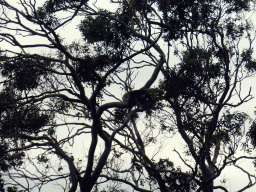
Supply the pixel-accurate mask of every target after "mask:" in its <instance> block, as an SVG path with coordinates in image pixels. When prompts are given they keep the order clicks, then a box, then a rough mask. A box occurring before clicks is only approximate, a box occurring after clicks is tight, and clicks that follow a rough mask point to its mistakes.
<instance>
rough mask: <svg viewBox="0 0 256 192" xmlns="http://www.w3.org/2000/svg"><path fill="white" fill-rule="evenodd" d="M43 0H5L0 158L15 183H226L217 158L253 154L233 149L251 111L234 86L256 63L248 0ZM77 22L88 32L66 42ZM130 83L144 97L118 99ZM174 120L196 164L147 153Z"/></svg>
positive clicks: (175, 186)
mask: <svg viewBox="0 0 256 192" xmlns="http://www.w3.org/2000/svg"><path fill="white" fill-rule="evenodd" d="M37 3H40V2H39V1H38V2H36V0H34V1H26V0H20V1H17V2H16V3H15V2H12V3H10V2H9V1H5V0H2V1H0V5H1V11H2V15H1V17H0V25H1V31H0V32H1V33H0V38H1V44H2V45H1V53H2V54H1V66H0V67H1V92H0V99H1V100H0V113H1V128H0V131H1V141H2V142H1V148H0V150H1V154H2V155H1V157H0V160H1V161H0V163H1V164H0V165H1V170H2V171H3V172H4V173H5V176H7V177H9V181H8V184H9V185H11V184H12V185H13V186H15V187H16V186H18V187H19V188H21V190H27V191H31V190H39V191H40V190H42V191H43V190H45V188H44V187H45V186H48V184H49V183H53V184H54V185H58V187H62V190H64V191H70V192H72V191H83V192H84V191H92V190H95V191H100V190H103V189H104V188H105V189H107V190H111V191H115V190H119V191H125V189H126V186H129V187H131V188H133V189H134V190H137V191H157V190H160V191H163V192H164V191H186V190H187V191H188V190H191V189H195V190H198V191H200V190H204V191H213V189H214V188H220V189H223V190H225V189H224V187H223V186H214V183H213V181H214V180H215V179H216V178H217V177H218V176H219V175H220V174H221V172H222V170H223V169H224V168H225V167H226V166H227V165H231V164H234V165H235V163H236V162H237V161H238V160H239V159H242V158H251V159H253V158H254V157H248V156H239V157H237V156H235V152H236V150H237V149H238V146H239V140H237V139H239V138H241V137H242V136H243V134H244V133H243V132H242V125H243V124H244V123H245V121H246V119H247V118H248V116H247V115H246V114H244V113H242V112H235V113H234V112H233V111H229V110H226V109H229V108H232V107H236V106H240V105H242V104H243V103H245V102H247V101H249V100H250V99H251V98H252V95H251V94H250V92H249V93H248V95H246V96H245V97H242V96H241V91H240V90H239V88H240V85H241V82H242V80H243V79H244V78H245V77H247V76H248V75H249V73H246V72H245V71H244V70H245V69H246V70H249V71H250V72H253V71H254V69H255V63H254V62H253V60H252V51H253V49H252V42H253V39H254V36H253V35H254V34H253V33H252V24H251V23H250V22H249V21H248V20H245V18H244V15H246V12H247V11H249V6H250V3H251V1H240V0H235V1H228V0H223V1H216V0H210V1H209V0H208V1H205V0H199V1H182V2H177V1H167V0H142V1H133V0H129V1H128V0H127V1H126V0H122V1H120V0H116V1H115V0H111V2H110V3H109V7H111V6H113V7H112V9H108V8H107V7H106V8H104V9H103V7H102V8H98V7H97V6H99V4H97V1H96V2H94V1H92V2H90V1H88V0H82V1H69V0H61V1H59V0H58V1H57V0H56V1H55V0H47V1H45V2H44V4H42V5H38V4H37ZM243 14H244V15H243ZM78 20H79V24H77V21H78ZM73 23H76V27H75V28H76V29H78V30H77V31H78V32H80V33H75V31H76V30H75V29H72V31H73V30H74V36H75V34H80V35H81V39H79V40H77V41H73V42H71V43H70V42H68V41H67V40H66V37H65V35H64V33H63V32H64V31H70V30H71V27H70V26H72V25H71V24H73ZM74 25H75V24H74ZM74 25H73V26H74ZM241 39H246V40H247V42H246V43H247V44H246V47H245V48H244V50H242V51H241V50H240V44H239V42H240V41H241ZM41 50H43V51H41ZM172 50H174V55H173V54H172ZM40 52H41V53H40ZM177 57H178V58H179V60H177V59H174V58H177ZM158 79H160V80H159V81H156V80H158ZM154 83H155V84H154ZM153 84H154V85H155V87H153ZM134 89H135V90H140V91H141V93H143V94H142V95H140V96H139V97H140V98H133V99H134V100H133V102H129V101H128V102H122V99H121V98H122V95H123V94H124V93H125V92H130V91H131V90H134ZM133 93H134V92H133ZM130 95H131V94H130ZM234 95H236V96H238V98H239V99H240V100H239V101H238V103H236V104H234V103H231V101H232V100H231V99H232V98H233V97H234ZM130 99H131V98H130ZM143 99H144V100H145V101H143ZM141 120H142V121H144V123H145V125H146V126H144V131H142V130H143V128H141V127H143V126H142V124H141ZM175 131H177V133H178V134H180V135H181V137H182V138H183V140H184V141H185V143H186V146H187V148H186V150H185V152H186V154H188V156H190V157H191V158H192V159H193V162H192V164H188V162H186V161H185V160H183V159H182V160H183V161H184V163H185V164H186V165H187V166H188V167H189V168H190V171H189V172H182V170H181V169H180V168H177V167H175V166H174V164H173V162H172V159H171V157H170V158H169V159H168V158H165V157H164V156H161V153H160V152H159V154H158V156H160V158H158V159H157V158H156V157H155V156H154V154H153V155H150V153H149V152H150V145H152V144H155V145H157V141H158V137H160V135H161V133H165V135H168V134H173V133H174V132H175ZM156 132H158V135H155V134H156ZM167 132H168V133H167ZM170 143H171V142H170ZM170 145H171V144H170ZM178 154H179V155H180V157H181V158H182V154H181V153H180V152H178ZM165 156H166V154H165ZM122 161H123V162H122ZM122 163H123V166H122ZM5 178H6V177H5ZM21 178H23V180H21ZM253 184H254V183H252V184H251V185H249V186H248V187H250V186H252V185H253Z"/></svg>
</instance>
